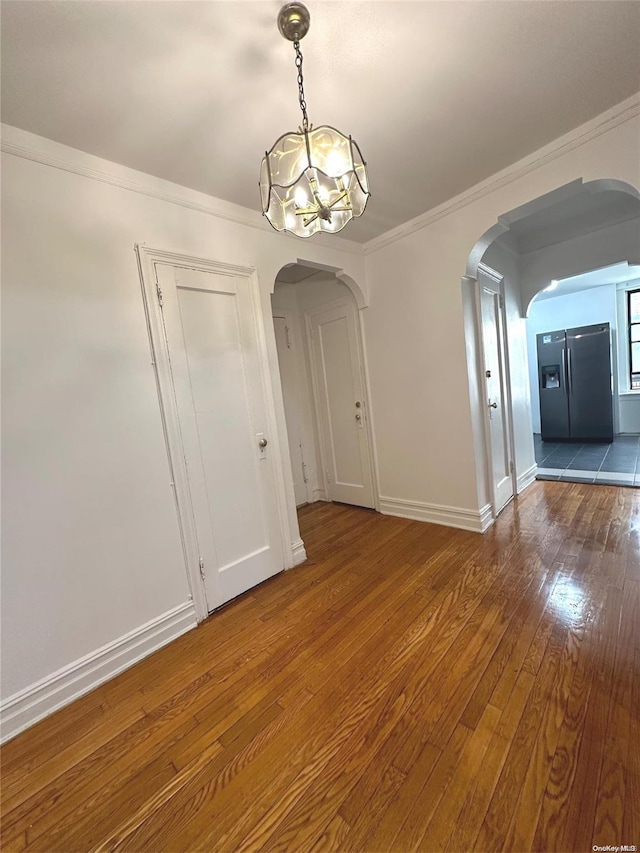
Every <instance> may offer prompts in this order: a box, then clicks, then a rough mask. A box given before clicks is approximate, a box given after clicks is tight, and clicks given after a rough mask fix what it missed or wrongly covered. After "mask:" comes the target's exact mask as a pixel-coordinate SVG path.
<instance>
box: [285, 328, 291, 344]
mask: <svg viewBox="0 0 640 853" xmlns="http://www.w3.org/2000/svg"><path fill="white" fill-rule="evenodd" d="M284 336H285V339H286V341H287V349H291V332H290V330H289V327H288V326H285V327H284Z"/></svg>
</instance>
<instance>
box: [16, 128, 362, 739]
mask: <svg viewBox="0 0 640 853" xmlns="http://www.w3.org/2000/svg"><path fill="white" fill-rule="evenodd" d="M3 147H8V148H9V149H10V150H12V151H15V152H16V153H15V154H11V153H9V154H7V153H5V154H4V155H3V162H2V176H3V181H2V193H3V208H2V222H3V232H4V233H3V255H2V281H3V324H4V335H3V350H4V358H3V368H4V370H3V401H4V405H3V408H4V411H3V414H4V420H3V443H2V451H3V489H4V495H3V496H4V520H3V539H2V548H3V577H2V588H3V595H2V697H3V700H5V702H6V701H7V700H10V701H9V702H8V706H9V707H10V706H11V705H12V701H11V697H14V698H15V696H16V694H19V693H20V691H24V690H26V691H27V692H28V691H29V690H30V689H31V688H32V687H33V685H34V684H35V683H36V682H38V681H39V680H40V679H46V678H49V677H50V676H51V675H52V674H54V673H56V672H58V671H59V670H60V669H61V668H64V667H71V668H73V667H74V666H75V665H76V663H77V662H78V661H79V660H80V659H81V658H83V656H87V655H89V656H91V655H94V654H95V653H96V650H99V649H103V648H104V647H105V646H107V645H108V644H110V643H114V642H118V641H119V639H120V638H122V637H124V636H125V635H127V634H128V633H129V632H131V631H136V630H137V629H139V628H140V626H142V625H145V624H146V623H148V622H153V621H154V620H158V619H161V618H162V616H163V614H166V613H168V612H170V611H171V610H172V609H173V608H176V607H179V606H182V605H185V604H188V597H189V589H188V586H187V579H186V574H185V568H184V560H183V555H182V548H181V541H180V536H179V531H178V526H177V521H176V510H175V506H174V499H173V494H172V488H171V485H170V476H169V469H168V463H167V454H166V450H165V445H164V438H163V432H162V425H161V420H160V414H159V405H158V398H157V393H156V386H155V379H154V372H153V368H152V365H151V356H150V349H149V342H148V335H147V328H146V324H145V315H144V310H143V302H142V297H141V291H140V281H139V275H138V269H137V265H136V257H135V254H134V250H133V249H134V244H135V243H136V242H143V243H146V244H147V245H149V246H152V247H158V248H165V249H171V250H175V251H178V252H182V253H185V254H192V255H196V256H199V257H204V258H212V259H215V260H220V261H224V262H228V263H233V264H239V265H244V266H253V267H255V268H256V269H257V271H258V276H259V280H260V285H261V290H262V303H263V320H264V322H265V329H266V333H267V340H268V345H269V353H270V363H271V369H272V377H273V391H274V395H275V397H276V404H277V405H276V408H277V411H278V412H280V421H281V423H282V422H283V415H282V401H281V392H280V385H279V374H278V370H277V355H276V350H275V340H274V335H273V323H272V321H271V305H270V291H271V289H272V288H273V285H274V281H275V276H276V273H277V272H278V270H279V269H280V268H281V267H282V266H283V265H284V264H286V263H291V262H295V261H296V260H297V259H298V258H304V259H307V260H309V261H316V262H320V263H324V264H326V265H330V266H335V267H336V268H341V269H344V270H345V271H346V272H347V273H348V274H349V275H350V276H352V277H353V278H354V279H356V280H359V281H361V282H363V279H364V263H363V260H362V258H361V256H360V250H359V248H358V247H354V246H352V245H351V244H349V243H348V242H347V241H344V240H337V241H335V242H333V241H331V242H330V243H327V244H326V245H323V244H322V242H321V241H316V240H315V239H314V240H313V241H307V242H305V243H304V244H302V243H301V241H299V240H297V239H295V238H291V237H285V236H283V235H279V234H277V233H276V232H274V231H272V229H271V228H270V227H269V226H268V225H266V223H265V224H264V226H263V225H262V220H261V217H260V216H259V215H258V214H256V217H255V220H256V227H252V225H246V224H242V221H241V220H242V216H244V217H246V218H247V219H248V221H249V222H251V223H253V220H252V219H251V216H250V212H248V211H242V209H240V208H236V207H235V206H233V205H225V204H224V203H223V202H219V201H217V200H215V199H209V198H208V197H206V196H203V195H201V194H198V193H193V192H191V191H188V190H184V189H183V188H180V187H175V186H174V185H172V184H168V183H167V182H164V181H159V180H156V179H154V178H151V177H149V176H145V175H142V174H140V173H136V172H133V171H131V170H128V169H124V168H122V167H120V166H117V165H116V164H112V163H107V162H106V161H102V160H100V159H98V158H94V157H90V156H89V155H85V154H81V153H80V152H75V151H73V150H72V149H68V148H66V147H65V146H61V145H57V144H56V143H53V142H50V141H48V140H43V139H41V138H39V137H35V136H33V135H31V134H26V133H23V132H21V131H17V130H16V129H14V128H7V127H4V128H3ZM37 160H43V161H44V162H37ZM78 172H79V173H78ZM94 174H95V175H96V176H104V175H106V176H108V177H107V178H105V179H104V180H102V179H100V180H95V179H93V178H92V177H90V175H94ZM119 184H120V185H119ZM122 184H124V186H126V187H131V189H126V188H124V187H123V186H122ZM141 189H142V190H143V191H140V190H141ZM154 196H157V197H154ZM166 197H171V198H175V199H176V200H177V201H178V202H180V203H171V202H169V201H167V200H166ZM211 209H215V210H217V211H220V215H212V214H211V213H208V212H207V211H208V210H211ZM234 220H240V221H234ZM363 286H364V282H363ZM285 452H286V445H285ZM289 498H290V500H289V503H290V512H289V516H290V524H291V528H292V538H295V537H296V535H298V534H297V519H296V516H295V507H294V500H293V489H292V485H291V484H290V483H289ZM192 621H193V620H192ZM5 736H6V735H5Z"/></svg>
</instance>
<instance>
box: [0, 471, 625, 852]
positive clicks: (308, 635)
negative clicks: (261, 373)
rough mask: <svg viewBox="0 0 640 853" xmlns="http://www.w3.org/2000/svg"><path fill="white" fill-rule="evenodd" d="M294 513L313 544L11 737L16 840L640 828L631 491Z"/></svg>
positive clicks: (542, 488)
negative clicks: (447, 520) (401, 513)
mask: <svg viewBox="0 0 640 853" xmlns="http://www.w3.org/2000/svg"><path fill="white" fill-rule="evenodd" d="M300 523H301V530H302V535H303V538H304V541H305V544H306V547H307V553H308V555H309V560H308V561H307V563H305V564H304V565H303V566H301V567H299V568H297V569H294V570H292V571H291V572H287V573H284V574H281V575H279V576H278V577H276V578H273V579H272V580H270V581H268V582H267V583H265V584H263V585H262V586H261V587H260V588H258V589H255V590H253V591H252V592H251V593H248V594H247V595H245V596H244V597H242V598H241V599H239V600H237V601H236V602H234V603H232V604H231V605H229V606H228V607H227V608H225V609H224V610H223V611H221V612H220V613H218V614H216V615H214V616H213V617H211V618H210V619H209V620H208V621H207V622H206V623H204V624H203V625H202V626H201V627H200V628H199V629H198V630H197V631H192V632H191V633H189V634H187V635H185V636H184V637H182V638H180V639H179V640H177V641H176V642H174V643H173V644H172V645H170V646H169V647H167V648H166V649H163V650H162V651H160V652H158V653H157V654H155V655H153V656H152V657H150V658H148V659H147V660H145V661H143V662H142V663H140V664H138V665H137V666H135V667H134V668H133V669H130V670H129V671H127V672H126V673H123V674H122V675H121V676H119V677H118V678H116V679H115V680H113V681H111V682H109V683H108V684H106V685H104V686H103V687H101V688H99V689H98V690H96V691H94V692H93V693H91V694H89V695H88V696H86V697H84V698H83V699H81V700H79V701H78V702H76V703H74V704H73V705H71V706H69V707H68V708H65V709H63V710H62V711H60V712H59V713H57V714H55V715H54V716H52V717H50V718H49V719H47V720H45V721H43V722H42V723H40V724H38V725H37V726H35V727H33V728H32V729H31V730H29V731H27V732H25V733H24V734H22V735H20V736H18V737H17V738H15V739H14V740H13V741H11V742H10V743H8V744H6V745H5V746H4V747H3V748H2V750H1V755H0V757H1V760H2V773H3V785H2V818H3V820H2V829H3V840H2V850H3V851H10V850H11V851H21V850H43V851H87V850H126V851H139V850H145V851H165V850H167V851H189V850H206V851H235V850H265V851H296V853H298V851H311V850H313V851H405V850H415V849H420V850H450V851H467V850H482V851H494V850H514V851H527V850H537V851H542V850H545V851H551V850H562V851H568V850H576V851H590V850H591V849H592V845H636V847H637V846H638V845H640V746H639V745H640V717H639V711H638V709H639V708H640V678H639V676H640V636H639V634H638V626H639V624H640V494H639V493H638V492H637V491H636V490H633V489H624V488H613V487H608V486H584V485H580V484H569V483H555V482H538V483H536V484H534V485H533V486H532V487H531V488H530V489H528V490H527V492H526V493H525V494H524V495H523V496H522V497H521V498H520V499H519V500H518V501H517V502H516V503H514V504H512V505H511V506H509V507H507V509H506V510H505V511H504V512H503V514H502V515H501V517H500V518H499V520H498V522H497V524H496V525H495V526H494V528H493V529H492V530H491V531H489V532H488V533H487V534H485V535H484V536H480V535H478V534H474V533H466V532H463V531H459V530H453V529H449V528H444V527H438V526H434V525H429V524H421V523H419V522H414V521H407V520H404V519H398V518H390V517H384V516H380V515H377V514H375V513H373V512H371V511H367V510H361V509H356V508H352V507H346V506H339V505H335V504H333V505H332V504H314V505H312V506H309V507H305V508H303V509H302V510H301V512H300Z"/></svg>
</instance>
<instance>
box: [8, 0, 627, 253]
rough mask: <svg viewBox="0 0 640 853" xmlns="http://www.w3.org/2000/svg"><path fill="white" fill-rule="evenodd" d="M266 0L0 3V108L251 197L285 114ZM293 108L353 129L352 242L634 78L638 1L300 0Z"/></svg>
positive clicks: (251, 202) (184, 178) (290, 78)
mask: <svg viewBox="0 0 640 853" xmlns="http://www.w3.org/2000/svg"><path fill="white" fill-rule="evenodd" d="M280 5H281V3H280V2H279V0H263V2H244V1H243V0H225V1H224V2H223V1H222V0H212V2H208V1H207V0H198V2H192V0H182V2H176V0H127V1H126V2H122V0H111V2H96V0H5V2H3V3H2V120H3V121H4V122H6V123H8V124H12V125H15V126H17V127H20V128H23V129H25V130H29V131H32V132H33V133H37V134H41V135H43V136H47V137H50V138H52V139H55V140H56V141H58V142H62V143H65V144H67V145H71V146H73V147H75V148H80V149H82V150H84V151H88V152H90V153H92V154H96V155H99V156H101V157H105V158H107V159H109V160H113V161H115V162H117V163H121V164H124V165H126V166H129V167H132V168H135V169H140V170H142V171H145V172H148V173H150V174H152V175H157V176H159V177H162V178H166V179H168V180H171V181H175V182H176V183H179V184H183V185H184V186H187V187H192V188H194V189H197V190H200V191H202V192H206V193H209V194H211V195H214V196H217V197H219V198H222V199H226V200H228V201H232V202H235V203H237V204H241V205H244V206H245V207H250V208H254V209H256V208H257V209H259V197H258V187H257V180H258V168H259V164H260V160H261V157H262V156H263V154H264V150H265V148H267V147H270V146H271V145H272V143H273V142H274V141H275V139H276V137H277V136H279V135H280V134H281V133H283V132H285V131H287V130H293V129H295V128H296V127H297V126H298V124H299V123H300V115H299V111H298V104H297V86H296V79H295V67H294V62H293V60H294V54H293V49H292V46H291V44H290V43H288V42H286V41H285V40H284V39H283V38H282V37H281V36H280V35H279V33H278V31H277V28H276V24H275V19H276V15H277V12H278V9H279V8H280ZM308 6H309V9H310V11H311V29H310V31H309V34H308V35H307V37H306V38H305V40H304V42H303V43H302V48H303V53H304V73H305V88H306V95H307V103H308V109H309V118H310V120H311V121H312V122H314V123H315V124H316V125H319V124H325V123H326V124H332V125H335V126H336V127H338V128H339V129H341V130H342V131H344V132H346V133H351V134H352V135H353V136H354V138H355V139H356V140H357V141H358V143H359V144H360V147H361V148H362V151H363V154H364V156H365V158H366V160H367V161H368V164H369V172H370V180H371V188H372V193H373V196H372V199H371V201H370V202H369V206H368V208H367V210H366V212H365V214H364V216H363V217H362V218H361V219H359V220H356V221H354V222H352V223H351V224H350V225H349V226H348V227H347V228H346V229H345V231H344V232H343V233H342V236H344V237H347V238H350V239H352V240H356V241H359V242H364V241H366V240H368V239H371V238H373V237H375V236H377V235H378V234H380V233H383V232H384V231H386V230H388V229H390V228H392V227H395V226H396V225H399V224H401V223H402V222H405V221H407V220H408V219H411V218H412V217H414V216H417V215H418V214H420V213H422V212H424V211H426V210H428V209H430V208H432V207H434V206H435V205H438V204H440V203H442V202H443V201H446V200H447V199H448V198H451V197H452V196H454V195H456V194H457V193H459V192H462V191H463V190H464V189H466V188H468V187H469V186H472V185H473V184H475V183H477V182H478V181H481V180H483V179H484V178H487V177H488V176H489V175H491V174H493V173H495V172H496V171H499V170H500V169H502V168H504V167H505V166H507V165H509V164H510V163H513V162H515V161H516V160H518V159H520V158H522V157H524V156H526V155H527V154H528V153H530V152H532V151H534V150H536V149H537V148H539V147H540V146H542V145H545V144H546V143H548V142H550V141H551V140H553V139H555V138H556V137H558V136H560V135H562V134H563V133H566V132H568V131H569V130H571V129H572V128H574V127H577V126H578V125H580V124H582V123H583V122H585V121H587V120H589V119H590V118H592V117H594V116H596V115H598V114H599V113H601V112H603V111H604V110H606V109H608V108H609V107H611V106H613V105H615V104H616V103H619V102H620V101H622V100H624V99H625V98H627V97H629V96H630V95H632V94H634V93H635V92H636V91H638V90H640V49H639V48H638V45H640V2H637V0H632V2H625V0H622V2H621V1H620V0H607V2H604V0H601V2H593V0H571V2H563V0H559V1H558V0H506V1H505V0H475V2H474V0H438V1H437V2H425V0H416V1H415V2H401V0H393V2H386V1H385V0H381V1H380V2H359V0H309V2H308Z"/></svg>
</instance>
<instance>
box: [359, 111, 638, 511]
mask: <svg viewBox="0 0 640 853" xmlns="http://www.w3.org/2000/svg"><path fill="white" fill-rule="evenodd" d="M627 119H628V120H627ZM639 140H640V119H639V118H638V104H637V99H636V101H633V104H632V105H631V106H629V104H627V105H625V106H623V107H621V108H620V110H614V111H611V112H610V113H609V114H607V115H605V116H602V117H599V118H598V119H597V120H595V121H594V122H592V123H590V124H589V126H587V127H583V128H580V129H578V130H576V131H575V132H574V133H573V134H570V135H568V136H567V137H564V138H563V139H561V140H557V141H556V142H555V143H553V144H552V145H551V146H548V147H547V148H545V149H542V150H541V151H538V152H536V153H535V154H533V155H532V156H531V157H530V158H527V159H526V160H525V161H522V162H521V163H518V164H515V165H514V166H513V167H511V168H510V169H508V170H505V172H504V173H500V174H499V175H497V176H494V178H492V179H490V180H488V181H486V182H484V184H481V185H480V186H478V187H474V188H472V190H469V191H468V192H467V193H465V194H463V195H462V196H460V197H457V198H455V199H452V200H450V201H449V202H447V203H446V204H445V205H442V206H441V207H440V208H437V209H435V210H433V211H431V212H430V213H428V214H425V215H424V216H423V217H418V219H417V220H415V221H413V222H411V223H407V225H405V226H403V227H401V228H399V229H396V230H395V231H394V232H391V233H389V234H387V235H384V236H383V238H380V239H378V240H374V241H372V242H371V243H370V244H368V245H367V247H366V251H367V257H366V271H367V284H368V287H369V308H368V309H367V311H366V312H365V326H366V339H367V346H368V355H369V368H370V376H371V391H372V396H373V409H374V415H375V430H376V439H377V453H378V463H379V476H380V491H381V493H382V494H383V495H388V496H391V497H396V496H397V497H403V498H405V499H406V501H407V502H410V503H411V504H412V506H413V507H414V508H415V512H416V515H417V514H418V513H419V510H420V507H422V506H425V505H427V506H429V507H436V506H441V507H444V508H445V509H446V507H450V508H451V507H456V508H467V509H468V510H469V512H470V513H471V514H475V515H476V516H477V517H478V518H481V516H482V514H483V508H484V506H485V505H486V504H488V502H489V490H488V484H487V478H486V470H485V469H484V466H483V464H482V458H481V456H478V457H477V459H478V462H476V457H475V456H474V447H475V448H478V447H479V446H481V439H480V438H479V436H481V435H482V432H483V413H482V409H481V405H480V401H479V400H478V399H477V395H476V397H470V390H469V389H470V387H471V388H473V387H474V384H475V383H477V379H476V378H475V377H473V376H470V374H469V373H468V371H467V358H466V357H467V351H466V347H465V338H466V340H467V341H472V340H473V337H474V335H475V329H474V325H473V318H474V312H473V311H472V310H470V309H469V308H468V304H469V301H470V299H471V289H470V288H469V287H467V288H466V289H465V290H464V305H463V292H461V287H460V281H461V277H463V276H465V273H466V271H467V262H468V259H469V253H470V252H471V250H472V248H473V247H474V246H475V244H476V243H477V242H478V240H479V239H480V237H481V236H482V235H484V234H485V233H486V232H487V231H489V229H491V228H493V227H494V226H495V225H496V223H497V222H498V220H499V218H500V216H501V215H503V214H505V213H507V212H509V211H511V210H513V209H514V208H517V207H519V206H521V205H523V204H525V203H526V202H529V201H531V200H533V199H535V198H537V197H539V196H541V195H543V194H545V193H548V192H551V191H552V190H554V189H556V188H558V187H561V186H563V185H565V184H567V183H568V182H570V181H572V180H575V179H580V178H582V179H583V180H584V181H589V180H595V179H598V178H603V177H606V178H612V179H617V180H619V181H624V182H626V183H628V184H631V185H632V186H635V187H638V186H640V158H638V141H639ZM372 203H373V200H372ZM427 204H428V200H427V199H425V207H426V206H427ZM469 348H470V349H471V350H473V344H469ZM475 370H477V367H476V366H475V365H473V366H472V368H471V373H473V372H474V371H475ZM407 447H410V448H411V450H412V452H411V454H406V453H405V452H404V448H407ZM470 517H471V516H470Z"/></svg>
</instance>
